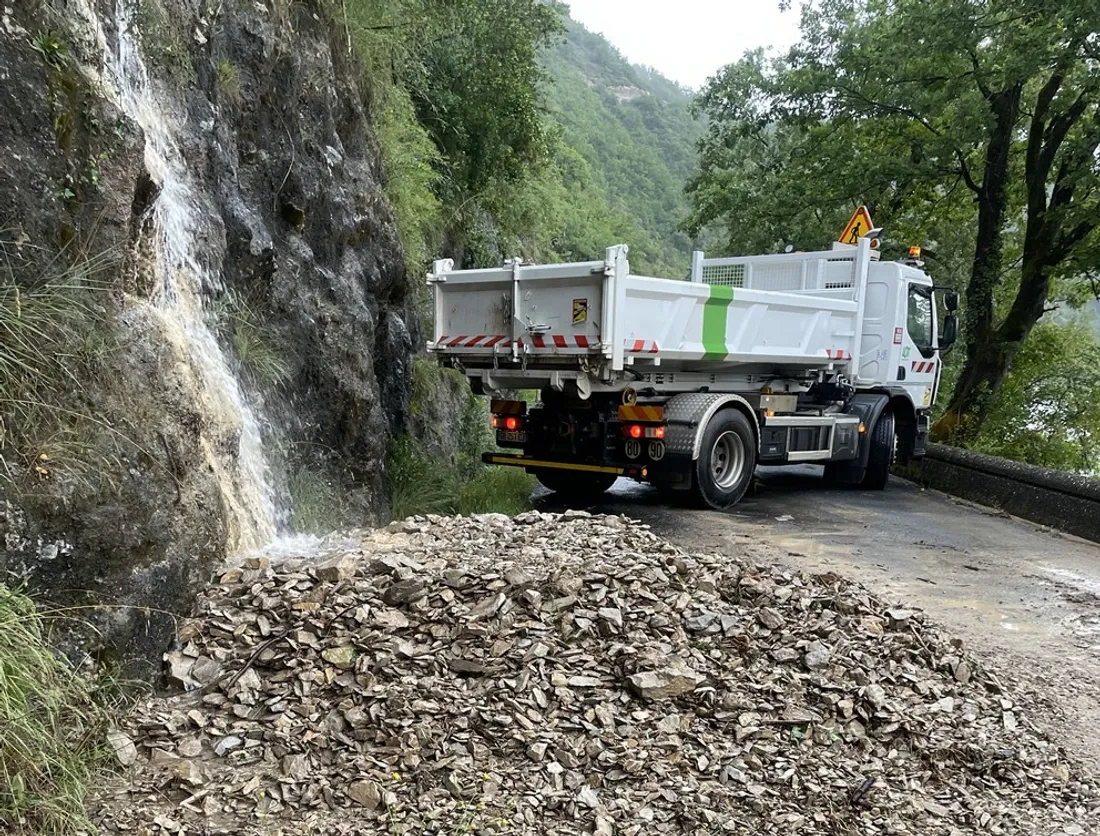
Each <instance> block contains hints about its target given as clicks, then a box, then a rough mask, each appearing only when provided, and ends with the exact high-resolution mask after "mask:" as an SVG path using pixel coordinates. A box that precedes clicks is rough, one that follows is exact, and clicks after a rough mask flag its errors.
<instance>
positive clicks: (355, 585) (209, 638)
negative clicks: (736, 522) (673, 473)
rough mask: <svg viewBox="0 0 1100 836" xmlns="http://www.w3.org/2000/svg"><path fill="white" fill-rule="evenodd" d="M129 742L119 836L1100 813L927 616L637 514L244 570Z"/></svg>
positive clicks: (900, 823) (851, 830)
mask: <svg viewBox="0 0 1100 836" xmlns="http://www.w3.org/2000/svg"><path fill="white" fill-rule="evenodd" d="M166 666H167V670H166V672H167V675H168V676H169V678H170V679H171V680H172V681H173V682H174V683H175V685H176V686H177V687H179V688H181V689H182V692H180V693H176V694H174V695H169V696H164V697H159V698H156V699H152V700H149V701H147V702H145V703H143V704H141V705H138V706H137V707H136V709H135V711H134V712H133V715H132V716H131V717H130V718H129V719H128V720H127V721H126V722H125V723H122V724H120V728H119V730H118V731H117V732H116V733H115V734H114V735H113V736H112V742H113V745H114V746H115V749H116V754H117V757H118V759H119V760H120V762H122V763H123V765H124V766H125V767H126V768H127V771H128V772H129V776H128V779H127V780H125V781H123V782H120V787H121V789H119V790H118V791H117V792H116V793H115V794H113V795H110V796H108V797H105V798H103V799H101V802H102V807H101V811H100V813H99V818H100V821H101V823H102V826H103V828H104V830H106V831H108V832H130V833H189V834H192V833H193V834H198V833H234V834H245V833H265V834H283V833H285V834H291V833H293V834H311V833H315V834H322V833H326V834H327V833H332V834H341V833H378V834H440V836H444V835H446V836H453V835H454V834H467V833H469V834H475V833H476V834H490V833H491V834H498V833H499V834H597V835H598V836H610V834H622V835H623V836H633V834H692V836H696V834H697V835H698V836H703V834H708V836H709V835H710V834H724V833H734V834H767V833H783V834H834V835H835V834H957V833H970V832H979V833H990V834H999V833H1019V834H1038V833H1042V834H1059V833H1061V834H1085V833H1092V832H1094V831H1093V829H1092V828H1093V827H1094V824H1093V823H1094V822H1096V821H1100V795H1098V794H1097V791H1096V789H1095V787H1094V785H1093V784H1092V782H1091V781H1090V780H1089V779H1087V778H1085V777H1082V776H1081V775H1079V774H1077V772H1076V768H1075V766H1074V765H1073V764H1072V763H1068V762H1066V760H1065V759H1064V756H1063V755H1062V754H1061V753H1060V752H1059V751H1058V749H1057V747H1056V746H1055V745H1054V744H1052V743H1050V742H1048V741H1047V740H1046V739H1045V738H1044V737H1043V736H1042V734H1040V733H1039V732H1038V730H1037V729H1036V728H1035V727H1034V726H1033V725H1032V722H1031V719H1030V716H1029V711H1035V710H1038V709H1036V708H1031V707H1030V706H1029V705H1028V704H1027V699H1026V697H1024V696H1021V695H1020V694H1016V693H1013V692H1012V691H1011V690H1010V689H1007V688H1006V687H1003V686H1002V684H1001V683H999V682H998V681H997V680H996V679H995V678H994V677H993V676H992V675H991V674H989V673H987V672H985V671H984V670H983V669H982V667H981V666H980V665H979V664H978V663H977V662H976V661H975V660H974V659H973V658H971V657H970V656H969V655H968V654H967V653H966V652H964V651H963V650H962V649H961V648H959V647H957V646H956V645H955V644H953V643H952V642H951V641H949V640H947V639H946V638H944V637H941V636H940V635H939V634H938V633H937V631H936V630H935V629H933V628H932V627H930V626H929V625H927V624H926V623H925V621H924V618H923V616H922V615H921V614H920V613H919V612H912V611H907V610H901V609H896V608H891V607H889V606H888V605H886V604H884V603H883V602H882V601H880V600H878V599H876V598H875V597H873V596H871V595H870V594H868V593H867V592H866V591H865V590H863V589H862V588H860V587H857V586H854V585H851V584H849V583H847V582H845V581H843V580H842V579H840V578H839V577H836V576H833V575H818V576H813V577H811V576H805V575H797V574H791V573H788V572H783V571H780V570H777V569H773V568H768V567H764V566H755V565H751V563H750V564H747V563H743V562H739V560H738V559H737V558H736V557H729V556H704V555H687V554H684V553H683V552H681V551H680V550H679V549H677V548H675V547H674V546H672V545H670V544H668V543H666V542H664V541H662V540H660V539H658V538H657V537H655V536H654V535H653V534H651V533H650V532H649V531H648V530H647V528H646V527H645V526H643V525H640V524H638V523H635V522H632V521H630V520H628V519H625V518H621V517H592V516H589V515H587V514H584V513H583V512H572V511H571V512H566V513H565V514H541V513H529V514H525V515H523V516H520V517H518V518H515V519H509V518H506V517H500V516H494V515H490V516H483V517H476V518H446V519H441V518H428V519H422V518H414V519H412V520H407V521H405V522H404V523H399V524H396V525H394V526H391V527H390V528H389V529H387V530H386V531H382V532H374V533H370V534H365V535H363V538H362V541H361V543H360V546H359V547H358V548H354V549H349V548H347V547H345V550H344V551H343V552H341V553H337V554H335V555H329V556H326V557H325V558H324V559H323V560H321V561H318V560H317V559H315V558H314V559H305V558H302V559H287V558H285V557H281V558H279V559H278V560H277V561H275V562H274V563H273V562H272V561H271V560H270V559H268V558H250V559H249V560H247V561H246V562H245V563H244V564H243V565H241V566H240V567H238V568H233V569H230V570H228V571H227V572H226V573H225V574H224V576H223V577H222V578H221V580H220V583H218V584H216V585H215V586H213V587H211V588H210V589H209V590H207V592H206V593H205V594H204V595H203V596H202V597H201V599H200V600H199V602H198V606H197V609H196V617H195V618H194V619H193V620H192V621H190V622H188V623H187V624H185V625H183V627H182V629H181V634H180V647H179V648H178V649H177V650H174V651H173V652H171V653H169V654H168V656H167V658H166Z"/></svg>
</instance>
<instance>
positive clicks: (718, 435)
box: [695, 409, 756, 511]
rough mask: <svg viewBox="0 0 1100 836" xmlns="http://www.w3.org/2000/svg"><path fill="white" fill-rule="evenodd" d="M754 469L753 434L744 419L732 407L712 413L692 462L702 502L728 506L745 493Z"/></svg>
mask: <svg viewBox="0 0 1100 836" xmlns="http://www.w3.org/2000/svg"><path fill="white" fill-rule="evenodd" d="M755 470H756V436H755V435H754V434H753V431H752V426H751V425H750V424H749V420H748V418H746V417H745V416H744V415H743V414H742V413H740V412H739V411H737V410H736V409H724V410H722V411H721V412H719V413H718V414H717V415H715V416H714V417H713V418H712V419H711V421H710V423H709V424H708V425H707V428H706V430H705V431H704V432H703V444H702V447H701V449H700V451H699V458H698V459H697V460H696V462H695V482H696V485H698V488H699V495H700V497H701V498H702V500H703V502H705V503H706V504H707V505H709V506H710V507H711V508H714V509H716V510H719V511H720V510H722V509H724V508H729V507H730V506H731V505H735V504H737V502H738V501H739V500H740V499H741V497H743V496H744V495H745V491H747V490H748V489H749V485H750V484H751V483H752V477H753V473H754V472H755Z"/></svg>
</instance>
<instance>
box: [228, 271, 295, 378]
mask: <svg viewBox="0 0 1100 836" xmlns="http://www.w3.org/2000/svg"><path fill="white" fill-rule="evenodd" d="M211 313H212V316H213V319H214V326H215V329H216V330H217V331H218V333H219V334H220V336H221V337H222V338H223V339H225V340H227V341H228V342H229V343H230V344H231V345H232V346H233V354H234V356H235V357H236V359H237V363H238V366H239V368H238V369H237V371H239V372H243V374H244V375H245V376H246V377H247V378H248V380H249V382H250V383H252V384H253V385H254V386H257V387H260V388H277V387H279V386H282V385H283V384H285V383H287V382H288V381H289V380H290V364H289V363H287V361H286V359H285V357H284V356H283V355H282V353H281V352H280V351H279V350H278V338H277V335H276V334H275V332H274V330H273V329H272V328H270V327H269V326H268V325H266V324H265V323H264V320H263V317H262V316H261V314H260V312H259V311H258V310H257V309H256V308H255V307H253V306H252V305H251V304H249V302H248V300H247V299H245V297H244V296H242V295H240V294H239V293H234V292H229V293H226V294H225V295H223V296H222V297H221V298H220V299H219V300H218V301H217V302H216V303H215V304H214V305H213V306H212V308H211Z"/></svg>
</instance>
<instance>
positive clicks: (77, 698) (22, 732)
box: [0, 585, 110, 834]
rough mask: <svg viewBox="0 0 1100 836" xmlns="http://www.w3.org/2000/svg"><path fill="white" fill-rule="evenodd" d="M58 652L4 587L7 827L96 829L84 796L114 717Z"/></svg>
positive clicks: (0, 648) (2, 822) (0, 804)
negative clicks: (99, 702)
mask: <svg viewBox="0 0 1100 836" xmlns="http://www.w3.org/2000/svg"><path fill="white" fill-rule="evenodd" d="M93 692H94V689H93V687H92V685H91V683H88V682H86V681H85V680H84V679H83V678H82V677H81V676H80V675H79V674H77V672H75V671H74V670H72V668H71V667H70V666H69V665H68V664H67V663H66V662H65V661H64V659H62V658H61V657H60V656H59V655H58V654H57V652H56V651H54V650H53V649H52V648H51V647H50V645H49V643H48V637H47V634H46V629H45V623H44V619H43V616H42V615H41V614H39V612H38V611H37V610H36V608H35V605H34V603H33V602H32V601H31V600H30V599H29V598H26V597H24V596H22V595H19V594H18V593H16V592H14V591H12V590H10V589H8V588H7V587H6V586H3V585H0V829H2V830H3V831H4V832H5V833H13V834H22V833H26V834H32V833H34V834H70V833H78V832H85V833H86V832H90V831H91V825H90V824H89V822H88V821H87V819H86V817H85V813H84V797H85V793H86V792H87V788H88V785H89V783H90V781H91V780H92V777H93V775H94V774H95V771H96V769H97V768H98V767H99V766H100V765H101V764H102V762H103V759H104V757H105V755H106V754H107V751H106V749H105V747H104V740H105V735H106V732H107V725H108V722H109V716H110V715H109V713H108V712H107V711H106V710H104V708H103V707H102V706H101V705H99V704H97V703H96V702H95V701H94V700H93V698H92V697H93Z"/></svg>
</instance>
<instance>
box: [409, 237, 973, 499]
mask: <svg viewBox="0 0 1100 836" xmlns="http://www.w3.org/2000/svg"><path fill="white" fill-rule="evenodd" d="M878 234H879V230H873V231H871V233H870V234H868V235H866V236H864V237H862V238H860V239H859V241H858V243H857V244H855V245H845V244H834V245H833V249H832V250H828V251H823V252H806V253H802V252H799V253H786V254H781V255H763V256H754V257H747V258H716V259H709V258H706V257H704V255H703V254H702V253H696V254H695V257H694V259H693V263H692V272H691V280H690V281H681V280H670V279H660V278H651V277H649V276H640V275H635V274H633V273H631V271H630V263H629V261H628V257H627V256H628V250H627V247H626V246H623V245H620V246H614V247H611V248H609V249H608V250H607V253H606V257H605V258H604V260H602V261H589V262H579V263H572V264H527V263H522V262H521V261H518V260H516V261H513V262H510V263H508V264H506V265H504V266H502V267H496V268H492V269H478V270H455V269H453V264H452V262H450V261H447V260H444V261H437V262H435V264H434V265H433V270H432V273H431V274H430V275H429V277H428V281H429V284H430V287H431V289H432V293H433V297H434V307H435V323H434V334H433V339H432V340H431V342H430V343H429V345H428V350H429V352H430V353H431V354H433V355H435V356H436V357H438V359H439V360H440V362H442V363H444V364H446V365H449V366H453V367H454V368H457V369H459V370H461V371H462V372H463V373H464V374H465V375H466V376H467V377H468V378H469V380H470V384H471V386H472V387H473V389H474V391H475V392H477V393H478V394H484V395H489V396H491V397H492V402H491V407H490V413H491V422H492V425H493V427H494V428H495V429H496V440H497V445H498V447H499V448H501V449H502V450H503V451H504V452H499V451H498V452H488V453H486V454H485V455H484V460H485V461H486V462H488V463H490V464H494V465H504V466H511V467H522V468H525V469H526V470H527V471H528V472H530V473H533V474H534V475H535V476H536V477H537V478H538V480H539V481H540V482H541V483H542V484H543V485H545V486H546V487H547V488H549V489H551V490H553V491H559V492H563V493H565V494H569V495H573V496H576V495H589V496H591V495H594V494H597V493H599V492H602V491H605V490H607V488H609V487H610V486H611V485H612V483H614V481H615V480H616V479H617V478H618V477H621V476H625V477H628V478H633V479H636V480H641V481H648V482H650V483H652V484H653V485H655V486H656V487H657V488H658V489H659V490H661V491H666V492H669V493H672V492H680V491H686V492H691V494H692V495H693V496H694V497H696V498H698V499H700V500H702V501H703V502H704V503H705V504H707V505H709V506H711V507H713V508H727V507H729V506H731V505H733V504H734V503H736V502H737V501H738V500H740V499H741V497H742V496H743V495H744V493H745V491H746V489H747V488H748V487H749V485H750V484H751V481H752V478H753V473H754V471H755V468H756V467H757V466H758V465H761V466H766V465H785V464H790V463H795V462H811V463H815V464H822V465H824V466H825V473H826V477H827V478H829V479H831V480H834V481H836V482H840V483H847V484H855V485H862V486H864V487H866V488H872V489H880V488H882V487H884V486H885V484H886V481H887V477H888V474H889V468H890V465H891V462H892V461H893V460H894V458H895V456H897V457H899V458H901V459H913V458H919V457H921V456H922V455H923V454H924V451H925V446H926V444H927V437H928V410H929V408H930V407H931V406H932V404H933V403H934V402H935V399H936V393H937V389H938V386H939V381H940V375H941V373H942V364H941V362H940V352H941V351H942V350H943V349H944V348H946V347H947V346H948V345H949V344H950V343H951V342H952V341H953V340H954V339H955V334H956V330H957V322H956V317H955V314H954V311H955V309H956V307H957V304H958V296H957V294H954V293H950V292H949V293H946V294H943V305H944V307H945V309H946V311H947V315H946V316H945V317H944V320H943V322H942V326H943V327H942V328H941V327H940V326H941V323H940V321H939V318H938V316H937V298H936V297H937V291H938V290H941V289H940V288H937V287H935V286H934V284H933V282H932V280H931V279H930V278H929V277H928V275H927V274H926V273H925V272H924V271H923V269H922V264H921V262H920V261H919V253H918V252H917V251H915V250H913V251H911V252H910V255H911V257H910V258H909V259H906V260H903V261H900V262H887V261H882V260H881V259H880V258H879V252H878V250H877V239H878ZM532 390H534V391H537V392H538V393H539V396H538V398H537V399H533V402H532V403H528V402H527V401H525V400H522V399H520V398H519V397H517V395H516V393H520V392H524V391H532ZM510 451H515V452H510Z"/></svg>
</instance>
